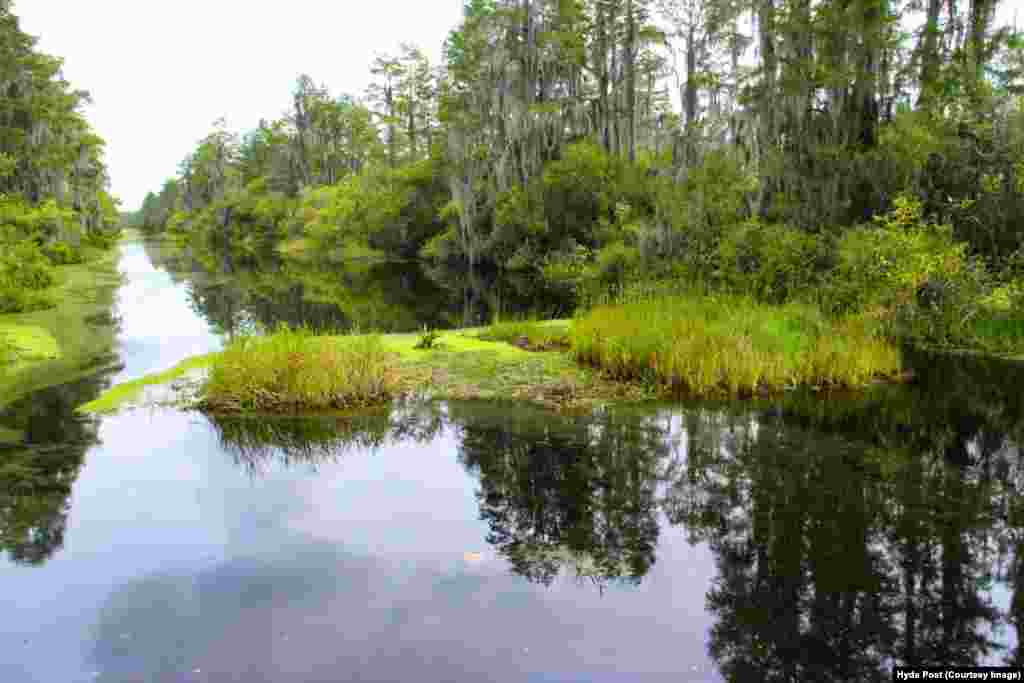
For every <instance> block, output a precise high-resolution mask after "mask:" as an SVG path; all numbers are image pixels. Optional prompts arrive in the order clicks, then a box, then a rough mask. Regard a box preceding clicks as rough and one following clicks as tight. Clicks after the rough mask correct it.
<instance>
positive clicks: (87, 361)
mask: <svg viewBox="0 0 1024 683" xmlns="http://www.w3.org/2000/svg"><path fill="white" fill-rule="evenodd" d="M118 254H119V252H118V250H117V249H116V248H114V249H111V250H107V251H101V252H100V251H97V252H96V253H95V255H94V259H93V260H90V261H88V262H86V263H81V264H74V265H65V266H58V267H57V268H56V275H57V281H56V282H55V284H54V285H53V286H52V287H50V288H49V289H47V290H45V291H44V292H43V294H44V295H45V296H46V297H47V298H49V299H50V300H52V301H54V302H56V305H55V306H54V307H52V308H48V309H46V310H41V311H32V312H28V313H12V314H4V315H0V405H2V404H5V403H8V402H10V401H12V400H14V399H16V398H18V397H19V396H23V395H25V394H27V393H29V392H32V391H36V390H38V389H41V388H44V387H47V386H52V385H55V384H61V383H63V382H67V381H70V380H73V379H76V378H77V377H81V376H83V375H84V374H87V373H89V372H92V371H95V370H96V369H97V368H99V367H102V366H103V365H106V364H109V363H111V362H113V360H114V359H113V358H112V357H111V351H112V349H113V345H114V342H115V340H116V334H117V325H116V320H114V319H113V317H112V315H111V310H112V307H113V304H114V300H115V297H116V294H117V289H118V287H119V286H120V284H121V275H120V273H119V272H118V269H117V262H118Z"/></svg>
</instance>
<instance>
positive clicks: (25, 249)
mask: <svg viewBox="0 0 1024 683" xmlns="http://www.w3.org/2000/svg"><path fill="white" fill-rule="evenodd" d="M54 281H55V278H54V271H53V266H52V265H51V263H50V259H48V258H47V257H46V255H45V254H44V253H43V252H42V250H41V249H40V248H39V246H38V245H36V244H35V242H33V241H31V240H20V241H18V242H15V243H13V244H10V243H8V244H5V245H4V246H3V252H2V253H0V282H3V283H4V284H5V285H6V286H8V287H15V288H18V289H34V290H39V289H46V288H47V287H50V286H52V285H53V283H54Z"/></svg>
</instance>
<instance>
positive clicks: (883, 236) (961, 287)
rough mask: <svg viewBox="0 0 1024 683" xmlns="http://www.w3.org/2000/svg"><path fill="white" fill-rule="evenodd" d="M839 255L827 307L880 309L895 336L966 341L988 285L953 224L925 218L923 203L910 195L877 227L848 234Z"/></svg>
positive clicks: (825, 296)
mask: <svg viewBox="0 0 1024 683" xmlns="http://www.w3.org/2000/svg"><path fill="white" fill-rule="evenodd" d="M836 260H837V265H836V267H835V268H834V269H833V271H832V272H831V274H830V277H829V283H828V285H827V287H825V289H824V290H823V292H822V297H821V303H822V305H823V306H824V307H826V308H827V310H829V311H830V312H833V313H840V314H841V313H848V312H852V311H866V310H872V309H874V310H878V311H881V312H882V313H883V315H884V316H885V318H886V319H887V320H888V321H889V322H890V323H892V324H894V325H895V327H894V328H893V332H894V333H900V334H904V335H907V336H909V337H912V338H918V339H923V340H926V341H933V342H949V341H953V340H957V339H963V338H964V336H965V335H966V334H967V330H968V327H969V325H970V321H971V319H972V318H973V317H974V316H975V315H976V314H977V312H978V311H979V307H980V305H981V300H982V297H983V295H984V293H985V291H986V288H987V276H986V273H985V269H984V268H983V267H982V266H981V264H980V263H977V262H976V261H974V260H972V259H970V258H969V257H968V255H967V245H966V244H964V243H962V242H955V241H954V240H953V234H952V228H951V227H950V226H948V225H936V224H934V223H929V222H926V221H925V220H924V219H923V218H922V209H921V204H920V202H918V201H916V200H913V199H910V198H907V197H900V198H898V199H897V200H896V208H895V209H894V210H893V211H892V212H890V213H889V214H886V215H884V216H879V217H876V219H875V224H874V225H871V226H861V227H858V228H854V229H851V230H849V231H847V232H846V233H844V234H843V236H842V237H841V238H840V239H839V241H838V249H837V254H836Z"/></svg>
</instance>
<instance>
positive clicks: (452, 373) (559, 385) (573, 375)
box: [382, 321, 653, 409]
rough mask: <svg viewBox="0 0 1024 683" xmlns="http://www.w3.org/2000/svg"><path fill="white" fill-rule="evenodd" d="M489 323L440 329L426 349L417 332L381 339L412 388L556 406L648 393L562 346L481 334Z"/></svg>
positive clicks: (447, 395)
mask: <svg viewBox="0 0 1024 683" xmlns="http://www.w3.org/2000/svg"><path fill="white" fill-rule="evenodd" d="M561 324H563V325H564V324H566V323H565V322H564V321H562V322H561ZM551 327H553V328H557V327H558V324H554V325H551ZM488 329H489V328H476V329H472V330H456V331H451V332H442V333H441V334H440V336H439V338H438V339H437V341H436V342H435V348H432V349H426V350H420V349H416V348H415V345H416V343H417V341H418V340H419V335H416V334H406V335H387V336H385V337H383V338H382V343H383V345H384V348H385V349H386V350H388V351H389V352H391V353H393V354H394V355H395V358H396V363H397V367H398V370H399V376H400V381H401V383H402V385H403V387H404V388H405V389H406V391H407V393H411V394H424V395H426V396H429V397H432V398H439V399H452V400H463V399H494V400H507V399H512V400H525V401H530V402H533V403H538V404H541V405H544V406H547V407H550V408H559V409H561V408H571V407H583V406H585V405H587V404H592V403H595V402H601V401H607V400H640V399H648V398H652V397H653V394H652V393H651V392H650V390H649V387H648V386H647V385H644V384H641V383H631V384H626V383H622V382H614V381H609V380H607V379H606V378H604V377H603V376H602V375H601V374H600V373H599V372H598V371H595V370H593V369H591V368H588V367H583V366H580V365H578V364H577V363H576V362H575V361H574V360H573V359H572V357H571V356H570V355H569V353H567V352H563V351H547V350H546V351H540V352H538V351H533V350H527V349H526V348H519V347H517V346H515V345H512V344H508V343H505V342H504V341H492V340H489V339H485V338H483V336H486V335H487V334H488Z"/></svg>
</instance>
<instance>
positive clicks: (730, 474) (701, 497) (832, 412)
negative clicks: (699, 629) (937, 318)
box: [667, 358, 1024, 681]
mask: <svg viewBox="0 0 1024 683" xmlns="http://www.w3.org/2000/svg"><path fill="white" fill-rule="evenodd" d="M925 361H928V362H925ZM918 363H919V365H918V367H919V376H920V386H918V387H917V388H915V389H913V390H908V389H904V388H892V387H888V388H881V389H879V391H877V392H873V393H870V394H868V395H865V396H860V397H857V398H849V399H846V400H841V401H836V402H831V403H822V402H821V401H820V400H819V399H815V398H810V397H808V396H806V395H803V396H796V397H793V398H792V399H790V400H789V401H787V402H785V403H784V404H783V405H781V406H775V407H773V408H771V409H768V410H764V411H761V412H750V411H742V410H736V409H735V408H734V409H732V410H721V411H704V412H702V411H699V410H695V411H690V412H689V413H688V415H687V416H686V420H685V434H686V440H685V443H686V449H687V455H688V457H687V466H686V476H685V477H683V478H681V479H680V480H678V481H676V482H675V483H674V484H673V485H672V488H671V493H670V495H669V496H668V498H667V501H668V506H667V512H668V516H669V519H670V520H671V521H672V522H673V523H674V524H679V525H681V526H683V527H685V528H686V529H687V530H688V532H689V534H690V537H691V539H692V540H693V541H694V542H699V543H707V544H708V545H709V547H710V548H711V549H712V551H713V552H714V554H715V556H716V558H717V559H716V563H717V566H718V577H717V578H716V580H715V582H714V584H713V586H712V587H711V589H710V590H709V591H708V596H707V598H708V608H709V610H710V611H711V612H712V614H713V615H714V616H715V618H716V625H715V626H714V627H713V629H712V632H711V643H710V653H711V655H712V656H713V657H714V658H715V659H716V661H717V662H718V664H719V666H720V668H721V670H722V672H723V674H724V675H725V676H726V678H727V679H729V680H751V679H752V678H757V679H758V680H766V681H791V680H820V681H848V680H878V681H881V680H889V678H890V674H889V670H890V667H891V665H892V663H894V662H898V663H907V664H924V665H935V666H938V665H942V666H950V665H976V664H981V663H1003V662H1011V663H1016V662H1019V661H1020V651H1019V649H1017V648H1015V647H1012V646H1011V648H1008V647H1007V645H1009V644H1010V643H1015V642H1018V641H1019V636H1018V637H1013V638H1008V637H1007V634H1006V633H1005V631H1004V629H1003V627H1004V626H1005V625H1007V624H1011V625H1013V626H1014V627H1015V628H1016V627H1017V626H1018V625H1019V624H1020V623H1021V622H1020V616H1021V611H1020V603H1021V599H1020V597H1019V596H1020V594H1021V589H1022V588H1024V585H1022V584H1021V583H1020V578H1021V574H1020V559H1021V558H1020V554H1019V551H1020V549H1021V546H1020V539H1021V538H1022V536H1021V526H1020V524H1021V521H1022V518H1021V504H1020V502H1019V492H1020V483H1021V480H1020V474H1021V462H1020V451H1019V448H1018V446H1017V442H1016V441H1015V440H1014V439H1013V438H1012V437H1011V434H1015V433H1017V431H1018V430H1019V425H1020V424H1021V419H1020V418H1021V413H1020V408H1021V402H1020V399H1019V394H1018V392H1017V391H1015V390H1014V387H1019V386H1020V379H1021V376H1020V374H1021V373H1020V369H1019V368H1018V367H1017V366H1013V365H1006V364H998V365H995V366H994V365H993V364H991V363H980V362H979V361H976V360H971V359H955V360H952V361H940V360H939V359H935V358H920V359H918ZM979 380H980V381H979ZM951 387H955V391H950V388H951ZM1009 592H1012V593H1013V599H1012V601H1007V600H997V596H998V595H1000V594H1002V595H1006V594H1007V593H1009ZM1000 603H1002V604H1000ZM1007 603H1008V604H1007Z"/></svg>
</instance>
